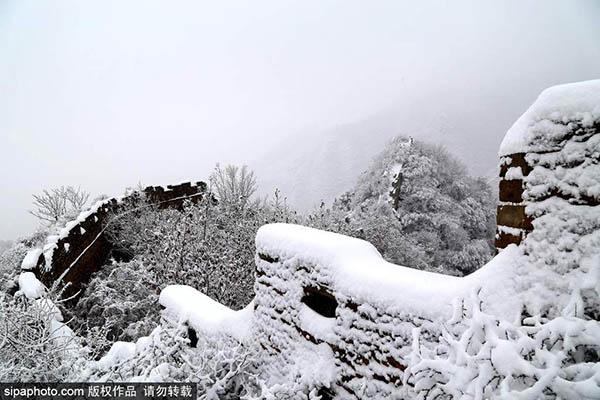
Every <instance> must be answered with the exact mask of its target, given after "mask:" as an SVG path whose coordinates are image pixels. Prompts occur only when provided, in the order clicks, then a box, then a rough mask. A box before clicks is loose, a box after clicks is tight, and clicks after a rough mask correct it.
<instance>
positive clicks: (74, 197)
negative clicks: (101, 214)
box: [66, 186, 90, 211]
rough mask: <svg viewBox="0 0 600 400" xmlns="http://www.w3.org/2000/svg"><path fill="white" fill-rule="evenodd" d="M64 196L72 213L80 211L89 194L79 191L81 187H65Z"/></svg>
mask: <svg viewBox="0 0 600 400" xmlns="http://www.w3.org/2000/svg"><path fill="white" fill-rule="evenodd" d="M66 196H67V203H69V205H70V207H71V210H73V211H80V210H81V209H82V208H83V207H84V206H85V204H86V203H87V201H88V200H89V198H90V194H89V193H88V192H86V191H85V190H81V187H77V189H75V188H74V187H73V186H68V187H67V190H66Z"/></svg>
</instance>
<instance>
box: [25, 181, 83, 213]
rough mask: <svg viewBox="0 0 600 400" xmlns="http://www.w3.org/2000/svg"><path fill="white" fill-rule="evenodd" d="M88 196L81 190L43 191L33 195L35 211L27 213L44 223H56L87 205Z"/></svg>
mask: <svg viewBox="0 0 600 400" xmlns="http://www.w3.org/2000/svg"><path fill="white" fill-rule="evenodd" d="M89 197H90V194H89V193H88V192H86V191H85V190H81V188H79V187H78V188H77V189H75V188H73V187H72V186H67V187H65V186H61V187H59V188H54V189H50V190H47V189H44V192H43V193H42V194H40V195H36V194H34V195H33V199H34V200H33V205H34V206H35V207H36V210H32V211H29V212H30V213H31V214H32V215H35V216H36V217H38V218H39V219H41V220H44V221H50V222H54V221H58V220H59V219H60V218H61V217H63V216H64V215H66V214H67V213H70V212H79V211H80V210H81V209H82V208H83V206H84V205H85V204H86V203H87V201H88V199H89Z"/></svg>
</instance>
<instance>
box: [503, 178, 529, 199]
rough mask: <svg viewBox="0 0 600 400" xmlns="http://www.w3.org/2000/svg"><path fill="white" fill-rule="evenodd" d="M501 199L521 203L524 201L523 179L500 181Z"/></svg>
mask: <svg viewBox="0 0 600 400" xmlns="http://www.w3.org/2000/svg"><path fill="white" fill-rule="evenodd" d="M499 199H500V201H506V202H509V203H521V202H522V201H523V181H521V180H511V181H505V180H504V179H502V180H501V181H500V191H499Z"/></svg>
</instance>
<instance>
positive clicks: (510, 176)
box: [504, 167, 523, 181]
mask: <svg viewBox="0 0 600 400" xmlns="http://www.w3.org/2000/svg"><path fill="white" fill-rule="evenodd" d="M504 179H505V180H507V181H513V180H520V179H523V170H522V169H521V167H511V168H509V169H508V171H506V175H504Z"/></svg>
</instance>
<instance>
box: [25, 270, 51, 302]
mask: <svg viewBox="0 0 600 400" xmlns="http://www.w3.org/2000/svg"><path fill="white" fill-rule="evenodd" d="M19 290H20V291H21V293H23V294H24V295H25V296H26V297H27V298H28V299H37V298H39V297H41V296H43V295H44V293H46V287H45V286H44V285H43V284H42V282H40V281H39V280H38V279H37V278H36V277H35V274H34V273H33V272H22V273H21V275H19Z"/></svg>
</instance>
